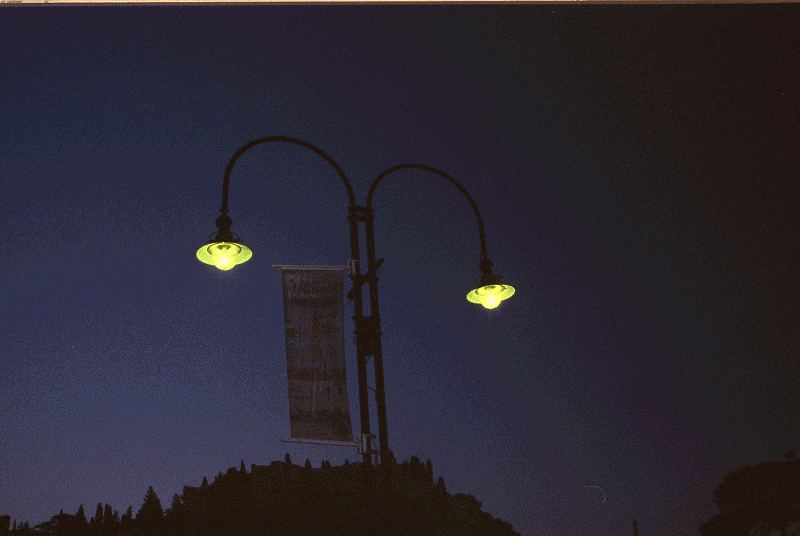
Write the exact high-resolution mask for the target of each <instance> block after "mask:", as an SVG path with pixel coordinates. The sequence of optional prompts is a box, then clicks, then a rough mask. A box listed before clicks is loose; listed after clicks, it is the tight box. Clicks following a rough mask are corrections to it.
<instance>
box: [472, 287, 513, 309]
mask: <svg viewBox="0 0 800 536" xmlns="http://www.w3.org/2000/svg"><path fill="white" fill-rule="evenodd" d="M514 292H515V290H514V287H512V286H511V285H502V284H500V283H494V284H491V285H483V286H482V287H478V288H476V289H474V290H471V291H470V292H469V294H467V301H469V302H471V303H478V304H480V305H482V306H483V307H485V308H486V309H495V308H496V307H497V306H499V305H500V302H502V301H504V300H507V299H509V298H510V297H511V296H513V295H514Z"/></svg>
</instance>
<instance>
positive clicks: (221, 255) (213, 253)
mask: <svg viewBox="0 0 800 536" xmlns="http://www.w3.org/2000/svg"><path fill="white" fill-rule="evenodd" d="M196 255H197V259H198V260H199V261H200V262H204V263H206V264H210V265H212V266H215V267H217V268H219V269H220V270H230V269H231V268H233V267H234V266H236V265H237V264H242V263H243V262H247V261H249V260H250V257H252V256H253V252H252V251H251V250H250V248H249V247H247V246H245V245H244V244H238V243H236V242H209V243H208V244H203V245H202V246H201V247H200V249H198V250H197V253H196Z"/></svg>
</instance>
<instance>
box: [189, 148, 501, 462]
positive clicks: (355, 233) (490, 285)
mask: <svg viewBox="0 0 800 536" xmlns="http://www.w3.org/2000/svg"><path fill="white" fill-rule="evenodd" d="M271 142H282V143H289V144H293V145H298V146H301V147H304V148H306V149H309V150H310V151H312V152H314V153H316V154H317V155H319V156H320V157H322V158H323V159H324V160H325V161H326V162H328V164H330V165H331V166H332V167H333V168H334V170H335V171H336V173H337V175H339V178H340V179H341V180H342V183H343V184H344V187H345V190H346V193H347V197H348V201H349V207H348V220H349V223H350V250H351V260H352V262H351V271H350V278H351V280H352V282H353V288H352V290H351V291H350V293H349V294H348V297H349V298H351V299H352V300H353V308H354V315H353V320H354V322H355V328H356V329H355V333H356V362H357V365H358V367H357V368H358V393H359V409H360V412H359V413H360V421H361V436H362V439H363V440H364V442H365V443H366V449H365V452H364V453H363V459H364V463H366V464H371V463H372V459H371V455H370V452H371V450H370V437H371V436H370V421H369V399H368V395H367V389H368V387H367V372H366V365H367V358H368V357H370V356H372V357H373V363H374V368H375V404H376V407H377V413H378V415H377V417H378V441H379V453H380V459H381V463H385V462H387V461H388V459H389V439H388V426H387V419H386V397H385V389H384V382H383V351H382V346H381V331H380V310H379V305H378V277H377V273H378V268H380V266H381V265H382V264H383V259H378V258H376V256H375V227H374V211H373V209H372V199H373V196H374V194H375V190H376V188H377V187H378V185H379V184H380V183H381V181H383V179H384V178H386V177H387V176H389V175H391V174H393V173H395V172H399V171H403V170H422V171H426V172H428V173H432V174H434V175H438V176H439V177H441V178H443V179H445V180H446V181H447V182H449V183H451V184H452V185H453V186H455V187H456V188H457V189H458V190H459V191H460V192H461V193H462V194H463V195H464V197H465V198H466V199H467V201H468V202H469V204H470V206H471V207H472V211H473V213H474V215H475V220H476V223H477V224H478V235H479V238H480V248H481V252H480V270H481V276H480V277H479V278H478V286H477V288H475V289H474V290H471V291H470V292H469V293H468V294H467V300H468V301H469V302H471V303H477V304H480V305H482V306H483V307H485V308H486V309H495V308H496V307H498V306H499V305H500V303H501V302H502V301H504V300H507V299H508V298H510V297H511V296H513V295H514V292H515V291H514V287H512V286H510V285H507V284H504V283H502V282H501V280H502V278H501V276H498V275H495V274H494V272H493V271H492V261H490V260H489V256H488V251H487V249H486V239H485V236H484V232H483V219H482V218H481V214H480V211H479V210H478V206H477V204H476V203H475V200H474V199H473V198H472V196H471V195H470V194H469V192H467V190H466V189H465V188H464V187H463V186H462V185H461V184H460V183H459V182H458V181H456V180H455V179H454V178H453V177H451V176H450V175H448V174H447V173H445V172H444V171H442V170H440V169H438V168H435V167H432V166H427V165H424V164H398V165H395V166H392V167H389V168H387V169H385V170H384V171H382V172H381V173H380V174H378V176H377V177H376V178H375V180H373V182H372V184H371V185H370V188H369V193H368V194H367V203H366V205H364V206H359V205H357V204H356V200H355V195H354V193H353V188H352V186H351V184H350V180H349V179H348V178H347V175H345V173H344V171H343V170H342V168H341V166H339V164H338V163H336V161H335V160H333V158H331V157H330V155H328V154H327V153H326V152H324V151H323V150H322V149H320V148H319V147H317V146H315V145H312V144H311V143H309V142H307V141H304V140H301V139H298V138H292V137H288V136H266V137H263V138H257V139H254V140H251V141H249V142H247V143H245V144H244V145H243V146H241V147H240V148H239V149H237V150H236V152H235V153H234V154H233V156H231V158H230V160H229V161H228V166H227V167H226V169H225V175H224V177H223V180H222V206H221V207H220V215H219V217H218V218H217V220H216V225H217V232H216V233H214V234H213V235H212V237H210V239H209V241H208V242H206V243H205V244H203V245H202V246H201V247H200V248H199V249H198V250H197V253H196V256H197V258H198V260H200V261H201V262H203V263H205V264H210V265H212V266H215V267H216V268H218V269H220V270H223V271H227V270H230V269H232V268H234V267H235V266H236V265H237V264H242V263H244V262H247V261H248V260H250V258H251V257H252V256H253V252H252V251H251V250H250V248H248V247H247V246H246V245H244V244H243V243H242V241H241V239H240V238H239V237H238V236H236V235H235V234H233V233H232V232H231V225H232V221H231V219H230V217H229V216H228V192H229V187H230V176H231V171H232V170H233V165H234V164H235V163H236V161H237V160H238V159H239V157H240V156H242V154H244V153H245V152H246V151H248V150H249V149H251V148H252V147H254V146H256V145H261V144H265V143H271ZM359 224H362V225H364V226H365V235H366V242H367V255H366V266H367V271H366V272H365V273H363V274H362V273H361V248H360V232H359V227H358V226H359ZM364 284H366V285H367V286H368V288H369V314H365V310H364V300H363V294H362V287H363V285H364Z"/></svg>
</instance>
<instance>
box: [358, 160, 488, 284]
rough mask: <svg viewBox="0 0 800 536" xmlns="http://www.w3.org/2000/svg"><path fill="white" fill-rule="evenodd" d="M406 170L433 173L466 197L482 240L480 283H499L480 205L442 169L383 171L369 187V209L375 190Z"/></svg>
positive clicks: (401, 167) (408, 166)
mask: <svg viewBox="0 0 800 536" xmlns="http://www.w3.org/2000/svg"><path fill="white" fill-rule="evenodd" d="M404 169H421V170H423V171H428V172H430V173H433V174H434V175H438V176H439V177H441V178H443V179H444V180H446V181H447V182H449V183H450V184H452V185H453V186H455V187H456V188H457V189H458V191H459V192H461V193H462V194H463V195H464V197H465V198H466V199H467V201H468V202H469V206H470V207H472V212H473V214H474V215H475V221H476V222H477V223H478V238H479V239H480V245H481V260H480V269H481V274H482V275H481V278H480V283H481V285H492V284H495V283H497V282H498V281H499V279H500V278H499V277H498V276H496V275H494V273H493V272H492V261H491V260H489V252H488V250H487V249H486V236H485V234H484V232H483V218H481V212H480V210H478V205H477V203H475V200H474V199H473V198H472V196H471V195H470V194H469V192H468V191H467V189H466V188H464V186H462V185H461V183H459V182H458V181H457V180H455V179H454V178H453V177H451V176H450V175H448V174H447V173H445V172H444V171H442V170H441V169H438V168H435V167H433V166H428V165H425V164H412V163H406V164H397V165H394V166H392V167H390V168H387V169H385V170H383V171H382V172H381V173H380V174H379V175H378V176H377V177H376V178H375V180H374V181H372V184H371V185H370V187H369V193H368V194H367V208H368V209H370V210H371V209H372V197H373V196H374V195H375V190H376V188H377V187H378V185H379V184H380V183H381V181H382V180H383V179H384V178H386V177H387V176H389V175H391V174H392V173H394V172H395V171H401V170H404Z"/></svg>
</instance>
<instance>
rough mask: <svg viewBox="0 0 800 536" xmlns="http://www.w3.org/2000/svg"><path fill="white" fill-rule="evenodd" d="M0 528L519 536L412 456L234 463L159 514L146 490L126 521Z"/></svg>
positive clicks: (164, 535) (222, 534)
mask: <svg viewBox="0 0 800 536" xmlns="http://www.w3.org/2000/svg"><path fill="white" fill-rule="evenodd" d="M4 517H6V519H7V516H4ZM6 527H7V528H6ZM6 527H3V526H2V524H0V536H5V535H6V534H7V535H10V536H28V535H33V534H52V535H58V536H228V535H230V536H234V535H235V536H300V535H302V536H315V535H320V536H322V535H326V536H330V535H351V534H352V535H360V534H364V535H366V534H370V535H375V534H378V535H386V536H395V535H397V536H400V535H404V536H405V535H408V534H413V535H415V536H427V535H430V536H433V535H436V536H449V535H453V536H456V535H458V536H478V535H480V536H519V533H517V532H515V531H514V530H513V528H512V527H511V524H509V523H507V522H505V521H502V520H500V519H497V518H494V517H493V516H492V515H490V514H488V513H486V512H484V511H482V510H481V503H480V502H478V501H477V500H476V499H475V497H473V496H472V495H465V494H461V493H457V494H454V495H451V494H449V493H448V492H447V490H446V487H445V482H444V480H443V479H442V478H441V477H440V478H438V479H436V480H434V477H433V467H432V465H431V462H430V460H428V461H427V462H426V463H424V464H423V463H422V462H421V461H420V460H419V458H417V457H416V456H413V457H411V459H410V460H408V461H406V462H403V463H394V462H392V463H390V464H387V465H386V466H365V465H363V464H361V463H345V464H344V465H340V466H336V467H334V466H332V465H331V464H330V463H329V462H327V461H323V462H322V465H321V467H319V468H313V467H312V466H311V463H310V462H309V461H308V460H306V463H305V464H304V465H303V466H300V465H295V464H293V463H292V462H291V460H290V459H289V455H288V454H287V455H286V459H285V460H284V461H282V462H272V463H271V464H270V465H268V466H264V465H251V466H250V470H249V471H248V470H247V469H246V467H245V465H244V462H242V463H241V464H240V466H239V467H238V468H236V467H231V468H230V469H228V470H227V472H225V473H224V474H223V473H220V474H218V475H217V476H216V478H214V480H213V481H212V482H211V483H209V482H208V480H207V479H206V478H205V477H204V478H203V480H202V483H201V484H200V485H199V486H185V487H184V488H183V493H181V494H177V495H175V496H174V497H173V498H172V502H171V504H170V506H169V508H166V509H164V508H163V507H162V504H161V501H160V499H159V498H158V496H157V495H156V493H155V491H153V489H152V488H148V490H147V492H146V494H145V497H144V501H143V504H142V505H141V507H140V508H139V510H138V511H137V514H136V516H135V517H134V516H133V515H132V508H130V507H129V508H128V510H127V512H126V513H125V514H123V515H122V516H120V515H119V513H118V512H117V511H115V510H113V509H112V508H111V506H110V505H108V504H106V505H105V506H104V505H102V504H98V505H97V510H96V513H95V516H94V517H92V518H91V519H90V520H88V521H87V519H86V517H85V514H84V510H83V505H81V506H80V508H79V509H78V511H77V512H76V513H75V514H65V513H64V512H63V511H62V512H60V513H59V514H58V515H55V516H53V517H52V518H51V519H50V520H49V521H46V522H44V523H40V524H38V525H36V526H34V527H30V526H29V525H28V524H27V523H23V524H21V525H20V526H17V524H16V522H14V524H13V526H11V527H8V525H7V524H6ZM4 533H5V534H4Z"/></svg>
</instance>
